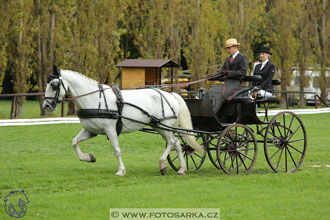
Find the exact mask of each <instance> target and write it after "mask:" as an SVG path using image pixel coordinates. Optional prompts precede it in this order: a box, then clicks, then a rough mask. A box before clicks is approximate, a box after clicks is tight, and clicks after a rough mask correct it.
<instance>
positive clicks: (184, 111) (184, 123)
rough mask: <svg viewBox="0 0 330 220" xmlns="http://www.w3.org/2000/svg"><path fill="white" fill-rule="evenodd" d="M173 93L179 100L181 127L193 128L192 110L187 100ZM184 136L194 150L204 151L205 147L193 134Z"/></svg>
mask: <svg viewBox="0 0 330 220" xmlns="http://www.w3.org/2000/svg"><path fill="white" fill-rule="evenodd" d="M172 94H173V95H174V97H175V98H176V99H177V100H178V102H179V113H178V122H179V127H181V128H185V129H193V126H192V122H191V116H190V112H189V109H188V107H187V105H186V102H185V101H184V100H183V98H182V97H181V96H180V95H178V94H176V93H172ZM184 136H185V138H186V140H187V142H188V144H189V146H191V147H192V148H193V149H194V150H196V151H198V152H200V153H204V148H203V147H202V146H201V145H200V144H199V143H198V142H197V141H196V138H195V136H192V135H184Z"/></svg>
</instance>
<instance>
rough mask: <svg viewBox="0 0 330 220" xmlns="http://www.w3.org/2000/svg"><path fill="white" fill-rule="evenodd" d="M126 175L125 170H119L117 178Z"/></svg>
mask: <svg viewBox="0 0 330 220" xmlns="http://www.w3.org/2000/svg"><path fill="white" fill-rule="evenodd" d="M125 174H126V171H125V170H118V172H117V173H116V176H124V175H125Z"/></svg>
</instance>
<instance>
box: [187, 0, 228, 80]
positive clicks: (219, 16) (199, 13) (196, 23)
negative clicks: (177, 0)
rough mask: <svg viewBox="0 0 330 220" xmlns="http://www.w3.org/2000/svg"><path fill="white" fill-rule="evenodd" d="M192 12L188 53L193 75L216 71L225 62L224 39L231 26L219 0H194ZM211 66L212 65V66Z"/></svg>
mask: <svg viewBox="0 0 330 220" xmlns="http://www.w3.org/2000/svg"><path fill="white" fill-rule="evenodd" d="M193 3H194V4H193V5H191V8H190V10H189V12H188V17H187V18H188V19H187V22H188V30H190V31H189V32H188V33H187V35H186V39H187V40H186V45H185V47H184V55H185V57H186V58H187V63H188V66H189V69H190V71H191V73H192V75H193V76H194V77H195V78H199V77H203V76H205V75H207V74H208V73H215V71H216V69H217V67H219V65H221V61H220V60H221V58H220V56H221V54H222V50H223V41H224V38H225V36H226V31H224V30H226V28H227V27H228V25H227V23H226V20H225V15H224V14H223V13H222V12H221V11H220V10H219V5H218V3H217V2H210V1H200V0H195V1H193ZM209 66H211V68H208V67H209Z"/></svg>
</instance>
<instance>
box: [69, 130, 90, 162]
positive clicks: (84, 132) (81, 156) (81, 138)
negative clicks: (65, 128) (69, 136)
mask: <svg viewBox="0 0 330 220" xmlns="http://www.w3.org/2000/svg"><path fill="white" fill-rule="evenodd" d="M95 136H96V135H95V134H92V133H90V132H89V131H87V130H85V129H83V130H82V131H80V132H79V134H78V135H77V136H76V137H75V138H73V140H72V146H73V147H74V149H75V151H76V153H77V155H78V158H79V160H81V161H86V162H95V161H96V158H95V157H94V156H93V154H84V153H83V152H82V151H81V150H80V147H79V143H80V142H82V141H85V140H88V139H90V138H92V137H95Z"/></svg>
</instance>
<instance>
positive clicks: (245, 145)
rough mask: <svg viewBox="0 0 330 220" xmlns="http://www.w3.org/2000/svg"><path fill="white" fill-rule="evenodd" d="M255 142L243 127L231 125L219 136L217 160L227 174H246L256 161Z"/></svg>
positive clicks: (250, 132) (249, 132)
mask: <svg viewBox="0 0 330 220" xmlns="http://www.w3.org/2000/svg"><path fill="white" fill-rule="evenodd" d="M257 150H258V146H257V141H256V138H255V137H254V134H253V132H252V131H251V129H249V128H248V127H247V126H245V125H241V124H233V125H230V126H228V127H227V128H226V129H225V130H224V131H223V132H222V134H221V137H220V139H219V141H218V146H217V158H218V161H219V165H220V167H221V168H222V170H223V171H224V172H225V173H227V174H239V173H243V174H245V173H248V172H249V171H250V170H251V169H252V167H253V165H254V163H255V161H256V159H257Z"/></svg>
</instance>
